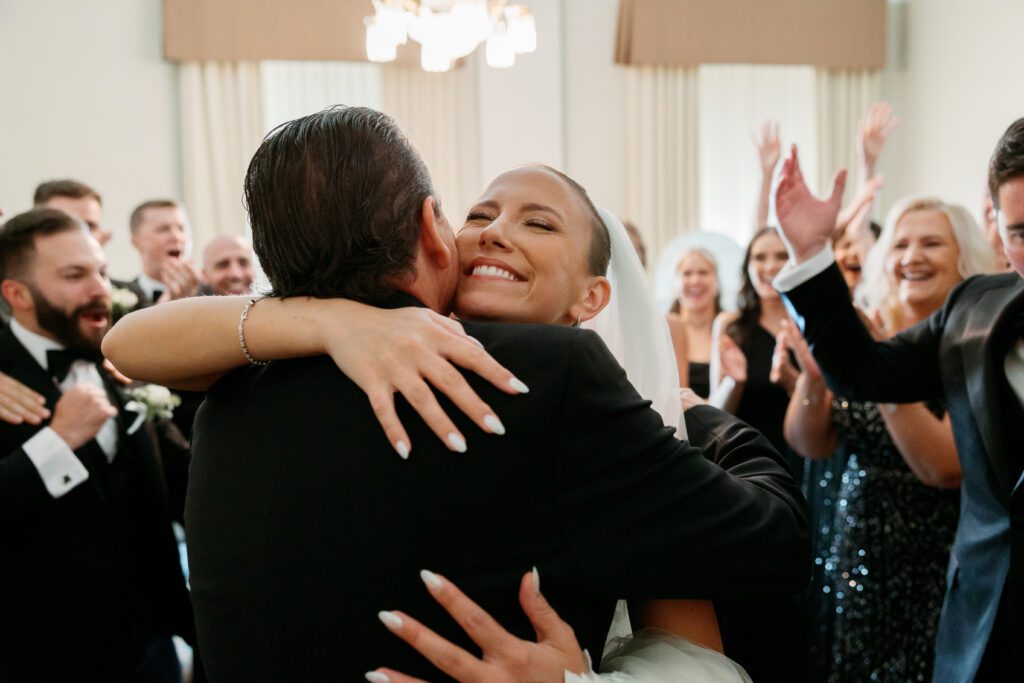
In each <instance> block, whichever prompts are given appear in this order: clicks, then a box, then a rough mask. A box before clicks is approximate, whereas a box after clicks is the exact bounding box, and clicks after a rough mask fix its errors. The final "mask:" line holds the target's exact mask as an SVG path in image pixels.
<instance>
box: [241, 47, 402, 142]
mask: <svg viewBox="0 0 1024 683" xmlns="http://www.w3.org/2000/svg"><path fill="white" fill-rule="evenodd" d="M260 79H261V82H262V84H263V125H264V128H265V131H269V130H271V129H273V128H276V127H277V126H279V125H280V124H282V123H284V122H286V121H291V120H292V119H297V118H299V117H300V116H306V115H307V114H313V113H315V112H318V111H320V110H321V109H324V108H326V107H329V106H331V105H334V104H347V105H349V106H359V107H371V108H373V109H381V102H382V100H381V67H380V66H379V65H377V64H364V63H357V62H300V61H294V62H291V61H289V62H283V61H267V62H260Z"/></svg>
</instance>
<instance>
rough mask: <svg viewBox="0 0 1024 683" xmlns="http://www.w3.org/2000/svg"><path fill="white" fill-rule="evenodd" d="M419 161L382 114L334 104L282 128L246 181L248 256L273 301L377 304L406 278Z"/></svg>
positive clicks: (421, 192) (423, 171)
mask: <svg viewBox="0 0 1024 683" xmlns="http://www.w3.org/2000/svg"><path fill="white" fill-rule="evenodd" d="M433 194H434V190H433V186H432V185H431V182H430V174H429V173H428V172H427V168H426V166H425V165H424V164H423V160H422V159H420V156H419V154H418V153H417V152H416V150H415V149H414V148H413V146H412V144H411V143H410V142H409V140H408V139H407V138H406V137H405V135H404V134H403V133H402V132H401V131H400V130H399V128H398V126H397V125H396V124H395V122H394V121H393V120H392V119H391V118H390V117H389V116H387V115H385V114H382V113H380V112H378V111H375V110H373V109H367V108H365V107H345V106H334V107H330V108H328V109H324V110H323V111H320V112H317V113H316V114H311V115H309V116H304V117H302V118H299V119H296V120H294V121H289V122H288V123H284V124H282V125H280V126H278V127H277V128H275V129H274V130H273V131H271V132H270V133H269V134H268V135H267V137H266V138H265V139H264V140H263V143H262V144H261V145H260V147H259V149H258V150H256V154H255V155H253V158H252V161H251V162H250V163H249V170H248V171H247V172H246V175H245V204H246V208H247V209H248V211H249V222H250V225H251V226H252V237H253V248H254V250H255V251H256V254H257V256H259V259H260V265H261V266H262V267H263V270H264V271H265V272H266V274H267V277H268V278H269V280H270V284H271V287H272V292H271V293H272V295H273V296H312V297H320V298H326V297H345V298H350V299H355V300H358V301H365V302H368V303H379V302H380V301H382V300H383V299H385V298H387V297H388V296H389V295H391V294H392V293H394V291H395V284H396V283H397V282H399V281H400V280H401V279H402V278H405V277H409V276H412V275H414V273H415V269H414V262H415V258H416V249H417V245H418V242H419V231H420V216H421V211H422V206H423V200H424V199H426V198H427V197H428V196H432V195H433Z"/></svg>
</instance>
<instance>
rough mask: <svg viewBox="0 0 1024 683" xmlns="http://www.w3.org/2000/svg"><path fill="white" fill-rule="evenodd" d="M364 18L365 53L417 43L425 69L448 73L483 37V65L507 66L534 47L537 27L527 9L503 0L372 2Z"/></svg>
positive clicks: (382, 53)
mask: <svg viewBox="0 0 1024 683" xmlns="http://www.w3.org/2000/svg"><path fill="white" fill-rule="evenodd" d="M373 8H374V14H373V16H370V17H366V19H365V20H364V21H365V24H366V57H367V59H369V60H370V61H371V62H390V61H392V60H394V59H395V57H396V55H397V49H398V46H399V45H404V44H405V43H406V42H408V39H409V38H412V39H413V40H415V41H416V42H417V43H419V44H420V46H421V48H420V64H421V65H422V66H423V70H424V71H448V70H449V69H451V68H452V65H453V64H454V63H455V60H457V59H461V58H462V57H466V56H468V55H469V54H470V53H472V52H473V51H474V50H475V49H476V48H477V46H478V45H480V43H482V42H484V41H487V64H488V66H492V67H497V68H508V67H510V66H512V65H514V64H515V63H516V55H517V54H525V53H527V52H533V51H534V50H536V49H537V28H536V25H535V23H534V20H533V15H532V14H530V10H529V9H527V8H526V7H525V6H524V5H510V4H508V3H507V0H373Z"/></svg>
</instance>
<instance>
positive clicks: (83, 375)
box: [11, 320, 117, 498]
mask: <svg viewBox="0 0 1024 683" xmlns="http://www.w3.org/2000/svg"><path fill="white" fill-rule="evenodd" d="M11 332H12V333H13V334H14V336H15V338H17V340H18V341H19V342H21V344H22V346H24V347H25V348H26V349H27V350H28V352H29V354H30V355H31V356H32V358H34V359H35V361H36V362H37V363H39V366H40V367H41V368H43V370H47V369H48V368H47V360H46V352H47V351H53V350H59V349H63V348H64V347H63V346H62V345H61V344H59V343H57V342H55V341H53V340H52V339H49V338H47V337H44V336H42V335H40V334H36V333H35V332H32V331H31V330H28V329H26V328H25V327H24V326H23V325H21V324H20V323H19V322H18V321H17V320H11ZM81 383H87V384H92V385H93V386H97V387H99V388H100V389H103V390H104V391H106V386H105V385H104V384H103V378H102V377H100V372H99V370H98V369H97V368H96V366H95V365H94V364H93V363H90V362H88V361H84V360H76V361H75V362H73V363H72V364H71V369H70V370H69V371H68V376H67V377H65V378H64V381H63V382H61V384H60V389H61V391H67V390H68V389H70V388H71V387H73V386H75V385H77V384H81ZM96 443H98V444H99V446H100V448H101V449H103V453H104V454H105V455H106V456H107V461H108V462H110V461H113V459H114V456H115V455H117V420H116V419H114V418H109V419H108V420H107V421H106V422H104V423H103V426H102V427H101V428H100V431H99V432H98V433H97V434H96ZM22 448H24V449H25V453H26V455H28V458H29V460H31V461H32V464H33V465H35V467H36V470H38V471H39V476H40V477H42V480H43V484H45V485H46V490H47V491H49V492H50V495H51V496H53V497H54V498H60V497H61V496H63V495H64V494H65V493H67V492H68V491H70V490H71V489H73V488H75V487H76V486H78V485H79V484H81V483H82V482H83V481H85V480H86V479H88V478H89V471H88V470H87V469H85V466H84V465H83V464H82V462H81V461H80V460H79V459H78V458H77V457H76V456H75V454H74V452H73V451H72V450H71V448H70V447H69V446H68V445H67V443H65V442H64V440H63V439H62V438H60V436H58V435H57V432H55V431H53V430H52V429H51V428H49V427H44V428H43V429H41V430H40V431H39V432H37V433H36V434H35V435H33V436H32V438H30V439H29V440H28V441H26V442H25V443H24V444H23V445H22Z"/></svg>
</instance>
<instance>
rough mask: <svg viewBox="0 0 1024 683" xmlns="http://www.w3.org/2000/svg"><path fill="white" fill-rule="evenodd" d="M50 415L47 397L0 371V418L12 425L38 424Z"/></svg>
mask: <svg viewBox="0 0 1024 683" xmlns="http://www.w3.org/2000/svg"><path fill="white" fill-rule="evenodd" d="M48 417H50V411H49V410H47V408H46V399H44V398H43V397H42V396H40V395H39V394H37V393H36V392H34V391H32V390H31V389H29V388H28V387H26V386H25V385H24V384H22V383H21V382H19V381H17V380H14V379H11V378H10V377H8V376H7V375H5V374H3V373H2V372H0V420H3V421H4V422H7V423H10V424H12V425H20V424H22V423H23V422H27V423H29V424H30V425H38V424H41V423H42V421H43V420H45V419H46V418H48Z"/></svg>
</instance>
